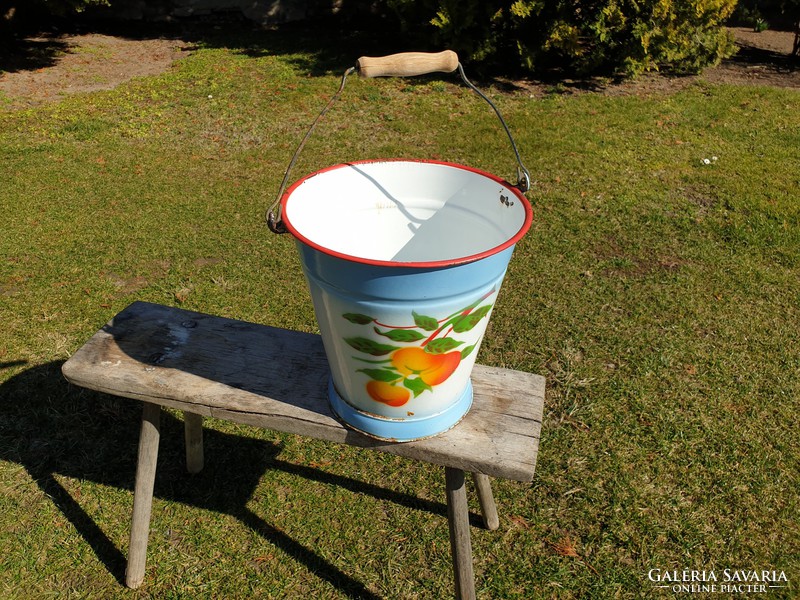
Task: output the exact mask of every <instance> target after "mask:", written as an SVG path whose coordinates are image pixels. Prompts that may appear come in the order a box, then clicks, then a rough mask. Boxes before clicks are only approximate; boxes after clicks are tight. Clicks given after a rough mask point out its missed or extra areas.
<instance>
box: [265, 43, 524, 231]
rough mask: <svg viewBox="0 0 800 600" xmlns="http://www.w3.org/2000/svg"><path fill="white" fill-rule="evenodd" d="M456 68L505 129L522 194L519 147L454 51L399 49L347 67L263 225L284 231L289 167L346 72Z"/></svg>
mask: <svg viewBox="0 0 800 600" xmlns="http://www.w3.org/2000/svg"><path fill="white" fill-rule="evenodd" d="M456 70H458V73H459V75H461V79H462V81H463V82H464V83H465V84H466V86H467V87H469V88H470V89H471V90H472V91H473V92H475V93H476V94H478V96H480V97H481V98H483V99H484V100H485V101H486V102H487V103H488V104H489V106H491V107H492V109H493V110H494V112H495V114H496V115H497V118H498V119H499V120H500V123H501V124H502V125H503V129H504V130H505V132H506V135H508V140H509V141H510V142H511V148H512V150H513V151H514V156H515V157H516V159H517V185H516V187H517V189H519V190H520V191H521V192H522V193H523V194H524V193H525V192H527V191H528V190H529V189H530V186H531V175H530V172H529V171H528V169H526V168H525V166H524V165H523V164H522V159H521V158H520V155H519V150H517V144H516V143H515V142H514V138H513V136H512V135H511V131H510V130H509V129H508V125H506V122H505V119H503V115H501V114H500V111H499V110H498V108H497V107H496V106H495V105H494V103H493V102H492V101H491V100H489V98H488V97H487V96H486V94H484V93H483V92H481V91H480V90H479V89H478V88H477V87H475V86H474V85H473V84H472V82H471V81H470V80H469V79H467V76H466V75H465V74H464V67H463V66H462V65H461V63H460V62H459V60H458V55H457V54H456V53H455V52H453V51H452V50H444V51H443V52H401V53H399V54H390V55H388V56H379V57H371V56H362V57H361V58H359V59H358V60H357V61H356V65H355V66H354V67H350V68H349V69H347V70H346V71H345V72H344V75H343V76H342V82H341V84H340V85H339V89H338V90H337V92H336V93H335V94H334V95H333V96H332V97H331V99H330V100H328V103H327V104H326V105H325V108H323V109H322V112H320V113H319V115H317V118H316V119H314V121H313V123H311V127H309V128H308V131H307V132H306V134H305V136H303V139H302V140H301V141H300V144H299V145H298V146H297V150H295V152H294V155H293V156H292V160H291V161H289V166H288V167H286V172H285V173H284V175H283V181H282V182H281V187H280V190H279V191H278V197H277V199H276V200H275V202H273V203H272V206H270V207H269V209H267V225H268V226H269V228H270V230H271V231H273V232H274V233H286V232H287V229H286V226H285V225H284V224H283V221H282V220H281V198H283V194H284V192H285V191H286V184H287V183H288V181H289V173H290V172H291V170H292V167H294V164H295V163H296V162H297V158H298V156H300V152H302V150H303V147H304V146H305V145H306V142H307V141H308V139H309V138H310V137H311V133H312V132H313V131H314V128H315V127H316V126H317V123H318V122H319V121H320V119H322V117H323V116H324V115H325V113H327V112H328V110H330V108H331V106H333V104H334V102H336V100H338V99H339V96H340V95H341V94H342V91H343V90H344V84H345V82H346V81H347V77H348V75H350V74H351V73H353V72H355V71H358V74H359V75H360V76H361V77H413V76H416V75H425V74H427V73H452V72H454V71H456Z"/></svg>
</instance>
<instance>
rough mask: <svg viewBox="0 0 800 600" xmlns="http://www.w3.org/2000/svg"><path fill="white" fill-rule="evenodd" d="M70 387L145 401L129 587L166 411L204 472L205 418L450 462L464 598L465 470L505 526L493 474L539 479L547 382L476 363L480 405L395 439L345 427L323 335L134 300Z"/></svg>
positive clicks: (140, 561)
mask: <svg viewBox="0 0 800 600" xmlns="http://www.w3.org/2000/svg"><path fill="white" fill-rule="evenodd" d="M63 373H64V375H65V377H66V378H67V379H68V380H69V381H70V382H72V383H74V384H76V385H79V386H82V387H85V388H89V389H93V390H97V391H100V392H105V393H107V394H113V395H115V396H121V397H125V398H133V399H135V400H140V401H142V402H143V403H144V410H143V416H142V425H141V433H140V440H139V458H138V464H137V468H136V485H135V490H134V503H133V518H132V524H131V536H130V547H129V550H128V565H127V570H126V583H127V585H128V586H129V587H132V588H135V587H138V586H139V585H141V583H142V581H143V580H144V572H145V561H146V554H147V537H148V532H149V528H150V512H151V506H152V500H153V484H154V480H155V472H156V461H157V457H158V442H159V424H160V414H161V407H162V406H167V407H172V408H174V409H179V410H182V411H183V412H184V426H185V441H186V463H187V468H188V470H189V471H190V472H193V473H196V472H199V471H200V470H201V469H202V468H203V460H204V459H203V432H202V418H203V417H215V418H219V419H226V420H229V421H234V422H236V423H244V424H247V425H253V426H256V427H263V428H268V429H272V430H276V431H282V432H288V433H294V434H300V435H305V436H309V437H313V438H319V439H322V440H329V441H332V442H339V443H344V444H349V445H352V446H359V447H362V448H366V449H371V450H380V451H382V452H390V453H392V454H397V455H400V456H404V457H407V458H411V459H415V460H419V461H423V462H427V463H433V464H438V465H443V466H444V467H445V482H446V495H447V515H448V522H449V526H450V544H451V551H452V557H453V569H454V575H455V588H456V597H457V598H465V599H466V598H474V597H475V587H474V578H473V571H472V549H471V543H470V533H469V516H468V510H467V498H466V488H465V472H470V473H472V474H473V479H474V483H475V487H476V489H477V492H478V497H479V501H480V506H481V510H482V513H483V518H484V523H485V524H486V526H487V527H488V528H489V529H496V528H497V527H498V525H499V521H498V516H497V509H496V507H495V503H494V499H493V497H492V491H491V487H490V483H489V477H490V476H491V477H500V478H505V479H512V480H517V481H531V480H532V478H533V474H534V469H535V466H536V456H537V452H538V445H539V432H540V429H541V418H542V405H543V400H544V387H545V382H544V378H543V377H541V376H538V375H532V374H529V373H522V372H519V371H512V370H508V369H501V368H491V367H486V366H481V365H476V366H475V368H474V371H473V374H472V380H473V385H474V402H473V406H472V409H471V410H470V412H469V413H468V414H467V416H466V417H465V418H464V419H463V420H462V421H461V423H459V424H458V425H457V426H456V427H454V428H453V429H451V430H450V431H447V432H445V433H442V434H440V435H437V436H435V437H432V438H428V439H425V440H419V441H414V442H406V443H391V442H384V441H378V440H375V439H372V438H370V437H367V436H365V435H362V434H360V433H358V432H356V431H353V430H351V429H349V428H348V427H346V426H344V425H343V424H341V423H340V422H339V421H337V419H336V418H335V417H334V415H333V414H332V412H331V410H330V407H329V405H328V401H327V391H326V390H327V380H328V364H327V360H326V358H325V353H324V350H323V347H322V341H321V339H320V337H319V336H317V335H312V334H307V333H300V332H296V331H287V330H285V329H277V328H274V327H267V326H264V325H256V324H253V323H246V322H242V321H236V320H232V319H225V318H220V317H214V316H210V315H205V314H200V313H196V312H190V311H186V310H182V309H178V308H170V307H166V306H161V305H158V304H151V303H146V302H135V303H134V304H131V305H130V306H129V307H128V308H126V309H125V310H123V311H122V312H121V313H119V314H118V315H117V316H116V317H114V318H113V319H112V320H111V321H110V322H109V323H108V324H107V325H106V326H104V327H103V328H102V329H101V330H100V331H98V332H97V333H96V334H95V335H94V336H93V337H92V338H91V339H90V340H89V341H88V342H87V343H86V344H85V345H84V346H83V347H82V348H80V349H79V350H78V351H77V352H76V353H75V354H74V355H73V356H72V357H71V358H70V359H69V360H68V361H67V362H66V363H65V364H64V365H63Z"/></svg>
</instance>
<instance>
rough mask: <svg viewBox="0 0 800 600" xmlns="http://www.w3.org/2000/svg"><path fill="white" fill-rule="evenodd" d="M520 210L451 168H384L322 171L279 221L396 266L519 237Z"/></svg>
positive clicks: (503, 193)
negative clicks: (282, 220) (396, 263)
mask: <svg viewBox="0 0 800 600" xmlns="http://www.w3.org/2000/svg"><path fill="white" fill-rule="evenodd" d="M526 217H527V211H526V204H525V203H523V202H522V201H521V200H520V199H519V198H518V197H517V196H516V195H515V192H514V191H512V189H510V188H509V187H507V186H505V185H503V184H502V183H500V182H499V181H496V180H494V179H492V178H490V177H487V176H486V175H483V174H481V173H476V172H474V171H470V170H467V169H464V168H460V167H458V166H456V165H449V164H439V163H429V162H412V161H385V162H365V163H356V164H351V165H345V166H342V167H339V168H333V169H329V170H326V171H322V172H320V173H317V174H316V175H313V176H311V177H308V178H307V179H305V180H303V181H302V182H301V183H300V184H299V185H297V186H296V187H295V188H294V189H293V190H292V191H291V192H290V195H289V197H288V199H287V200H286V203H285V205H284V210H283V218H284V220H285V221H286V222H287V223H288V224H289V225H290V228H292V229H293V230H294V232H295V233H296V235H298V236H299V237H301V238H305V240H307V241H309V242H311V243H312V244H313V245H316V246H319V247H321V248H322V249H327V250H328V251H331V252H333V253H337V254H345V255H348V256H352V257H356V258H362V259H367V260H376V261H389V262H398V263H414V262H435V261H451V260H457V259H461V258H465V257H469V256H474V255H476V254H481V253H485V252H489V251H491V250H492V249H495V248H497V247H499V246H501V245H503V244H505V243H506V242H508V241H509V240H510V239H512V238H513V237H515V236H516V235H517V234H519V233H520V230H521V229H522V228H523V227H524V226H525V223H526Z"/></svg>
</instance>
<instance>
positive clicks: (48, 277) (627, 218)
mask: <svg viewBox="0 0 800 600" xmlns="http://www.w3.org/2000/svg"><path fill="white" fill-rule="evenodd" d="M294 39H295V38H294V37H293V36H292V35H285V34H282V33H281V32H262V33H258V34H250V35H247V36H244V37H242V36H238V37H235V38H233V37H231V38H225V37H224V35H223V34H222V33H220V35H219V37H218V38H216V39H213V40H211V41H209V42H207V43H205V44H201V45H200V47H199V49H198V50H197V51H196V52H194V53H193V54H191V55H190V56H189V57H187V58H185V59H184V60H182V61H180V62H179V63H177V64H176V65H175V66H174V68H173V69H172V70H171V71H169V72H168V73H166V74H164V75H161V76H157V77H150V78H146V79H138V80H134V81H132V82H130V83H127V84H125V85H123V86H121V87H119V88H117V89H115V90H113V91H109V92H101V93H94V94H88V95H79V96H73V97H70V98H67V99H64V100H62V101H60V102H58V103H55V104H48V105H45V106H41V107H38V108H34V109H28V110H14V111H12V110H10V109H4V108H2V107H3V106H4V104H3V103H2V102H0V211H2V226H1V227H0V231H2V235H0V255H2V257H3V258H2V261H0V549H2V550H0V554H1V555H2V560H0V597H2V598H25V599H27V598H43V597H51V596H58V597H75V598H84V597H85V598H103V599H107V598H149V597H152V598H251V597H252V598H287V597H288V598H299V597H308V598H345V597H365V598H373V597H380V598H426V599H427V598H430V599H438V598H444V597H448V596H450V595H451V593H452V574H451V567H450V559H449V544H448V537H447V522H446V519H445V516H444V515H445V506H444V501H445V500H444V477H443V473H442V472H441V470H439V469H437V468H433V467H430V468H424V467H421V466H419V465H418V464H415V463H412V462H410V461H406V460H403V459H399V458H397V457H392V456H385V455H373V454H375V453H364V452H360V451H358V450H355V449H352V448H348V447H343V446H337V445H332V444H327V443H321V442H313V441H309V440H307V439H303V438H300V437H295V436H284V435H278V434H273V433H270V432H265V431H259V430H255V429H251V428H247V427H243V426H242V427H240V426H235V425H232V424H227V423H223V422H217V421H208V422H207V425H208V427H209V428H210V431H209V432H208V434H207V439H206V445H207V453H206V455H207V466H206V469H205V470H204V472H203V473H201V474H200V475H196V476H189V475H187V474H186V473H185V471H184V467H183V463H182V433H181V432H182V425H181V423H180V420H179V418H178V416H177V415H171V416H170V417H169V418H168V419H167V422H166V423H165V424H164V426H163V433H164V435H163V436H162V454H161V457H160V462H159V474H158V478H157V482H156V499H155V501H154V506H153V520H152V528H151V534H150V547H149V554H148V570H147V576H146V580H145V585H144V586H143V587H142V588H141V589H140V590H138V591H136V592H133V591H130V590H127V589H126V588H125V587H124V586H123V585H122V584H121V583H120V579H121V578H122V577H123V572H124V560H125V556H126V553H127V544H128V541H127V535H128V526H129V518H130V510H131V506H132V494H131V489H132V486H133V476H134V469H135V460H136V447H137V439H138V418H139V413H138V410H137V407H136V406H135V405H133V403H131V402H129V401H120V400H116V399H114V398H111V397H107V396H103V395H100V394H96V393H90V392H88V391H83V390H80V389H76V388H72V387H70V386H68V385H67V384H66V382H65V381H64V380H63V379H62V377H61V375H60V365H61V363H62V362H63V361H64V360H65V359H66V358H67V357H69V356H70V354H71V353H72V352H74V351H75V350H76V349H77V348H78V347H79V346H80V345H81V344H82V343H83V342H85V341H86V340H87V339H88V337H89V336H90V335H91V334H92V333H94V331H96V330H97V329H98V328H99V327H100V326H101V325H102V324H104V323H105V322H106V321H107V320H108V319H109V318H111V317H112V316H113V315H114V314H116V313H117V312H118V311H120V310H121V309H123V308H124V307H125V306H127V305H128V304H129V303H130V302H132V301H134V300H148V301H153V302H159V303H163V304H170V305H176V306H177V305H180V306H182V307H184V308H188V309H192V310H198V311H201V312H207V313H214V314H218V315H223V316H226V317H233V318H237V319H244V320H249V321H255V322H258V323H264V324H268V325H273V326H279V327H286V328H290V329H297V330H302V331H312V332H313V331H316V323H315V319H314V314H313V310H312V308H311V303H310V299H309V296H308V294H307V292H306V289H305V282H304V280H303V276H302V273H301V270H300V266H299V262H298V259H297V256H296V253H295V249H294V246H293V242H292V240H291V238H290V237H289V236H275V235H273V234H272V233H270V232H269V231H268V230H267V228H266V226H265V225H264V222H263V213H264V210H265V209H266V207H267V206H268V205H269V204H271V203H272V201H273V199H274V196H275V194H276V193H277V190H278V186H279V184H280V180H281V178H282V176H283V172H284V169H285V167H286V165H287V163H288V161H289V159H290V157H291V155H292V152H293V151H294V148H295V145H296V144H297V142H298V141H299V139H300V137H301V136H302V134H303V133H304V131H305V128H306V127H307V126H308V124H310V122H311V120H312V119H313V118H314V117H315V116H316V114H317V112H318V111H319V110H320V109H321V108H322V105H323V104H324V102H325V101H326V99H327V98H328V97H330V95H331V94H333V92H334V91H335V90H336V88H337V86H338V83H339V78H340V75H341V72H342V71H343V70H344V68H346V67H347V66H349V65H350V64H351V63H352V62H353V61H354V59H355V58H357V56H358V55H359V54H363V53H366V52H360V53H359V52H358V51H357V50H356V51H353V53H352V55H351V54H349V53H348V52H349V46H348V45H346V44H345V45H344V46H340V47H339V50H338V53H334V54H331V52H330V50H329V46H328V45H327V44H326V43H325V39H315V38H314V37H313V36H306V37H301V38H300V39H297V41H293V40H294ZM484 85H486V86H487V90H488V92H489V93H490V95H491V96H492V98H493V99H494V100H495V102H496V103H497V104H498V105H499V107H500V109H501V111H502V112H503V114H504V116H505V117H506V119H507V120H508V122H509V125H510V127H511V129H512V131H513V133H514V135H515V137H516V140H517V142H518V144H519V146H520V150H521V153H522V155H523V159H524V161H525V162H526V164H527V166H528V168H529V169H530V171H531V174H532V176H533V179H534V181H535V185H534V186H533V189H532V191H531V192H530V193H529V197H530V199H531V200H532V203H533V205H534V210H535V220H534V224H533V227H532V229H531V231H530V232H529V233H528V234H527V236H526V237H525V238H524V239H523V241H522V242H521V243H519V244H518V246H517V250H516V253H515V255H514V258H513V260H512V264H511V266H510V268H509V272H508V275H507V278H506V281H505V284H504V288H503V291H502V293H501V295H500V300H499V302H498V304H497V308H496V310H495V312H494V314H493V316H492V322H491V324H490V327H489V330H488V332H487V335H486V338H485V341H484V343H483V347H482V349H481V354H480V355H479V358H478V360H479V362H482V363H485V364H491V365H499V366H504V367H509V368H514V369H521V370H524V371H530V372H534V373H540V374H543V375H546V376H547V379H548V394H547V399H546V403H545V420H544V426H543V430H542V439H541V446H540V454H539V465H538V471H537V474H536V477H535V480H534V482H533V483H532V484H520V483H515V482H506V481H496V482H495V483H494V488H495V495H496V498H497V501H498V508H499V511H500V516H501V527H500V530H499V531H496V532H487V531H484V530H482V529H479V528H473V531H472V535H473V549H474V555H475V572H476V583H477V589H478V595H479V597H481V598H525V599H528V598H639V597H664V598H670V597H673V596H676V594H674V593H673V592H671V591H670V590H669V589H667V590H658V589H655V585H656V584H655V583H653V582H652V581H650V580H648V572H649V571H650V570H651V569H661V570H670V571H671V570H678V571H683V570H685V569H690V570H691V569H694V570H704V569H705V570H707V571H708V570H712V569H713V570H715V572H716V573H717V574H718V576H719V577H720V579H721V578H722V572H723V570H724V569H732V570H733V569H746V570H757V571H762V570H770V571H772V570H776V571H778V572H780V571H783V572H785V575H786V577H787V579H788V580H789V582H788V587H785V588H782V589H774V590H771V591H770V593H769V597H775V598H790V597H796V595H797V593H798V589H800V526H799V525H798V522H799V521H800V435H799V434H798V427H797V415H798V410H799V409H800V325H798V323H800V151H799V150H798V149H800V96H799V95H798V92H797V90H791V89H790V90H776V89H767V88H760V87H737V86H721V85H720V86H717V85H710V84H706V83H703V82H702V81H700V82H698V83H695V84H692V85H689V86H688V87H687V88H686V89H684V90H683V91H680V92H676V93H672V94H664V93H659V94H654V95H643V96H610V95H602V94H593V93H586V94H578V95H563V94H552V95H548V96H545V97H536V98H534V97H531V96H530V94H529V93H527V92H523V91H520V90H508V89H507V88H502V89H501V88H494V87H492V86H491V84H487V83H484ZM385 157H415V158H437V159H442V160H449V161H455V162H460V163H464V164H467V165H471V166H474V167H478V168H481V169H485V170H487V171H490V172H492V173H497V174H499V175H501V176H505V177H508V178H511V177H513V173H514V168H515V165H514V161H513V155H512V154H511V152H510V150H509V148H508V141H507V139H505V138H504V136H503V134H502V131H501V130H500V128H499V126H498V124H497V122H496V120H495V117H494V115H493V114H492V113H491V111H490V110H489V109H488V107H487V106H486V105H485V103H483V102H482V101H481V100H480V99H478V98H477V97H476V96H474V95H473V94H472V93H471V92H470V91H469V90H467V89H465V88H464V87H463V86H461V85H459V83H458V81H457V80H456V79H455V78H454V77H448V76H443V77H441V78H439V77H423V78H420V79H417V80H400V79H383V80H360V79H357V78H355V77H353V78H351V79H350V80H349V81H348V84H347V88H346V90H345V93H344V96H343V98H342V100H341V101H340V102H339V103H338V104H337V105H336V107H335V108H334V109H333V110H332V111H331V112H330V113H329V114H328V116H327V117H326V119H325V120H324V121H323V122H322V124H321V125H320V126H319V127H318V129H317V131H316V133H315V136H314V137H313V138H312V140H311V142H309V144H308V145H307V147H306V149H305V151H304V153H303V155H302V156H301V158H300V160H299V162H298V164H297V166H296V167H295V170H294V173H295V176H296V177H300V176H301V175H303V174H305V173H309V172H311V171H313V170H316V169H318V168H322V167H324V166H327V165H331V164H335V163H338V162H342V161H347V160H356V159H364V158H385ZM704 159H707V161H704ZM706 163H707V164H706ZM471 502H474V503H475V504H474V509H475V510H477V501H476V499H475V498H474V495H472V496H471ZM717 596H718V595H717ZM692 597H702V594H697V595H692Z"/></svg>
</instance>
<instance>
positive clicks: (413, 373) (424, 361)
mask: <svg viewBox="0 0 800 600" xmlns="http://www.w3.org/2000/svg"><path fill="white" fill-rule="evenodd" d="M494 292H495V289H494V288H493V289H492V290H491V291H490V292H488V293H487V294H485V295H484V296H482V297H481V298H479V299H478V300H476V301H475V302H473V303H472V304H470V305H469V306H467V307H465V308H462V309H459V310H458V311H456V312H454V313H452V314H450V315H448V316H446V317H444V318H443V319H437V318H435V317H431V316H427V315H423V314H419V313H417V312H416V311H412V313H411V314H412V316H413V318H414V325H411V326H399V325H388V324H386V323H380V322H379V321H378V320H377V319H375V318H373V317H371V316H369V315H364V314H361V313H345V314H343V315H342V317H344V318H345V319H347V320H348V321H350V322H351V323H355V324H357V325H372V330H373V331H374V332H375V333H376V334H378V335H379V336H381V337H384V338H386V339H387V341H389V342H394V343H383V342H378V341H375V340H374V339H370V338H366V337H350V338H344V341H345V342H346V343H347V344H348V345H349V346H350V347H352V348H354V349H355V350H357V351H358V352H360V353H361V354H364V355H368V356H370V357H374V358H366V357H362V356H353V358H354V359H355V360H357V361H359V362H362V363H365V364H366V365H370V366H369V367H366V366H365V368H363V369H358V372H360V373H364V374H365V375H367V376H368V377H369V379H370V380H369V381H368V382H367V384H366V388H367V393H368V394H369V396H370V398H372V399H373V400H375V401H376V402H382V403H383V404H387V405H389V406H403V405H404V404H405V403H406V402H408V401H409V400H410V399H411V397H412V394H413V396H414V398H416V397H418V396H419V395H420V394H422V393H424V392H426V391H432V390H433V388H434V386H436V385H439V384H440V383H443V382H444V381H446V380H447V378H448V377H450V375H452V374H453V372H454V371H455V370H456V369H457V368H458V366H459V364H461V361H462V360H464V359H465V358H466V357H467V356H469V355H470V354H471V353H472V352H473V351H474V350H475V348H476V346H477V345H478V344H477V342H476V343H474V344H472V345H470V346H466V347H463V348H461V346H463V344H465V343H466V342H464V341H461V340H458V339H456V337H454V334H459V333H465V332H467V331H470V330H471V329H473V328H474V327H475V326H476V325H477V324H478V322H479V321H480V320H481V319H483V318H484V317H486V316H487V315H488V314H489V313H490V312H491V310H492V305H491V304H484V305H482V306H479V305H480V304H481V302H483V301H484V300H486V299H487V298H488V297H489V296H491V295H492V294H493V293H494ZM478 341H479V340H478ZM397 344H409V345H403V346H400V345H397ZM411 344H413V345H411ZM383 357H385V358H383Z"/></svg>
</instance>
